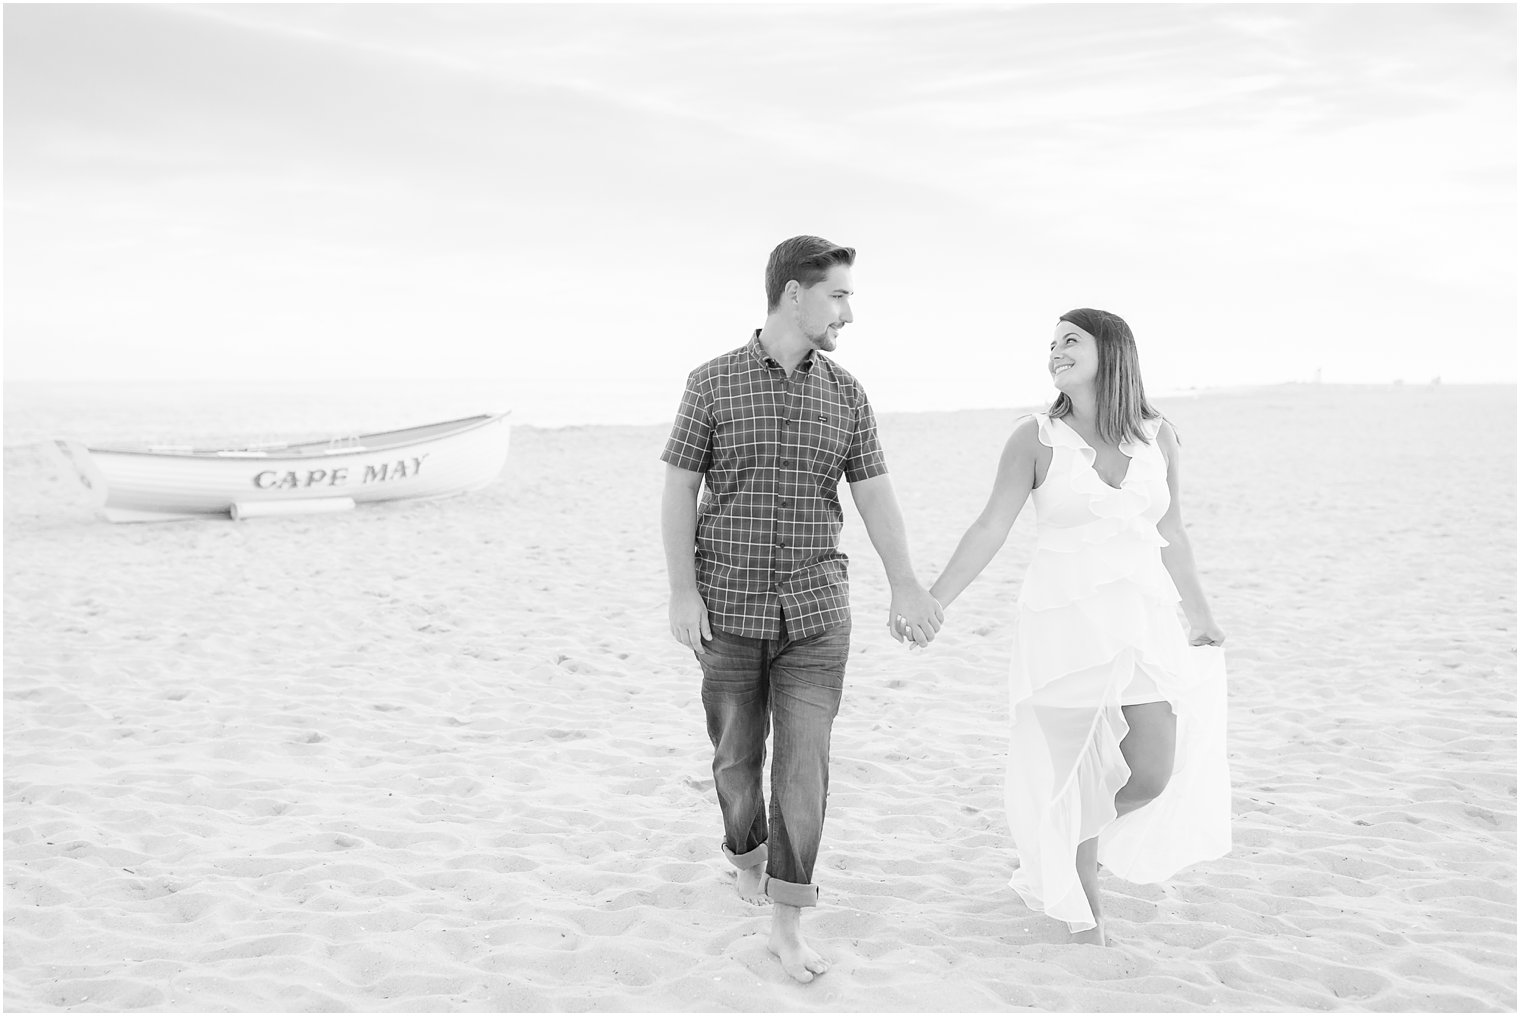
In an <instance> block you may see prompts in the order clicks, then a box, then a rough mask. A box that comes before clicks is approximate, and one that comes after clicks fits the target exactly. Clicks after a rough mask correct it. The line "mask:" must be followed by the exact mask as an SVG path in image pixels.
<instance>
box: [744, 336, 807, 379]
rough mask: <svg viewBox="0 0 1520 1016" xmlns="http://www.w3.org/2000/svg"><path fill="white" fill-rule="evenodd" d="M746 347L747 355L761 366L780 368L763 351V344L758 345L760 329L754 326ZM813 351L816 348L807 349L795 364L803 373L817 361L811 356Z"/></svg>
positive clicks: (773, 359)
mask: <svg viewBox="0 0 1520 1016" xmlns="http://www.w3.org/2000/svg"><path fill="white" fill-rule="evenodd" d="M747 348H748V350H749V355H750V356H752V357H753V358H754V359H755V362H756V363H758V364H760V365H761V366H762V367H769V368H772V369H774V370H780V369H781V364H780V363H778V362H777V361H776V359H775V358H774V357H772V356H771V354H769V353H767V352H766V351H765V347H764V346H762V345H760V329H758V328H756V329H755V331H754V334H753V335H751V336H750V337H749V345H748V347H747ZM815 352H817V350H814V349H809V350H808V351H807V355H806V356H804V357H803V358H802V362H801V363H799V364H797V369H798V370H800V371H802V372H803V373H804V374H805V373H807V372H808V371H811V370H812V369H813V364H814V363H816V362H817V360H816V359H815V358H814V356H813V354H814V353H815Z"/></svg>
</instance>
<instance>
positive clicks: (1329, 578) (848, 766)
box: [4, 386, 1516, 1012]
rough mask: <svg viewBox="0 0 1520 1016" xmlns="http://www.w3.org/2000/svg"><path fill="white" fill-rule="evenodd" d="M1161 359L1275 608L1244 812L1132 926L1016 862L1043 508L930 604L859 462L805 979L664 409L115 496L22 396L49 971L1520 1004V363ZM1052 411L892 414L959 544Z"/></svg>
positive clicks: (16, 465) (24, 912)
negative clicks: (1203, 384)
mask: <svg viewBox="0 0 1520 1016" xmlns="http://www.w3.org/2000/svg"><path fill="white" fill-rule="evenodd" d="M1160 401H1161V405H1162V408H1163V409H1164V410H1165V411H1166V412H1167V413H1168V414H1169V415H1170V416H1171V417H1172V419H1173V420H1174V421H1175V423H1176V425H1177V427H1178V429H1179V431H1180V433H1181V435H1182V440H1183V449H1184V452H1185V454H1186V469H1187V473H1186V487H1185V489H1186V495H1187V496H1186V504H1185V507H1186V513H1187V518H1188V520H1189V523H1190V527H1191V533H1192V538H1193V542H1194V545H1195V548H1196V550H1197V553H1198V556H1199V560H1200V563H1201V566H1202V573H1203V578H1204V581H1205V583H1206V586H1207V588H1208V589H1209V591H1210V593H1211V595H1212V598H1213V602H1214V609H1215V613H1216V615H1217V616H1218V618H1219V620H1220V622H1221V623H1222V624H1223V625H1224V626H1225V628H1226V629H1227V631H1228V632H1229V643H1228V647H1227V648H1228V650H1229V661H1230V668H1231V693H1230V694H1231V707H1230V708H1231V724H1232V729H1231V732H1230V759H1231V766H1232V774H1233V785H1234V813H1235V825H1234V830H1235V844H1236V846H1235V849H1234V851H1233V852H1232V853H1231V854H1229V855H1228V856H1227V857H1224V858H1222V859H1220V860H1218V861H1216V862H1212V863H1209V864H1205V865H1199V866H1196V867H1194V868H1191V869H1189V870H1187V871H1186V872H1184V873H1183V874H1182V875H1180V876H1179V877H1178V878H1176V879H1175V880H1173V881H1172V882H1170V883H1168V884H1166V885H1153V886H1135V885H1128V884H1125V883H1122V882H1119V881H1117V880H1115V879H1112V878H1110V879H1108V881H1107V882H1106V883H1105V892H1106V894H1107V897H1106V898H1107V911H1108V914H1109V931H1110V935H1111V937H1112V939H1113V944H1112V945H1111V946H1110V947H1108V948H1106V949H1104V948H1098V947H1094V946H1069V945H1064V944H1061V942H1062V939H1063V937H1064V936H1063V933H1062V930H1061V928H1060V927H1059V926H1057V925H1056V924H1055V923H1054V922H1052V921H1049V920H1047V919H1045V918H1043V917H1041V916H1039V915H1035V914H1031V913H1030V912H1029V911H1027V910H1026V909H1025V908H1024V907H1023V906H1022V904H1021V903H1020V902H1019V900H1018V898H1017V896H1016V895H1015V894H1014V893H1013V892H1012V890H1010V889H1008V888H1006V881H1007V878H1008V874H1009V871H1010V869H1011V867H1012V865H1013V862H1014V855H1013V852H1012V847H1011V844H1010V842H1009V838H1008V833H1007V827H1006V825H1005V822H1004V818H1003V812H1002V796H1001V785H1002V780H1003V759H1004V755H1005V749H1004V737H1005V724H1006V720H1007V700H1006V690H1005V671H1006V666H1007V653H1008V641H1009V637H1010V622H1011V617H1012V609H1013V608H1012V605H1013V598H1014V596H1015V595H1016V592H1017V588H1018V581H1019V576H1020V574H1021V572H1022V569H1023V566H1024V563H1025V562H1026V561H1027V559H1028V547H1029V538H1030V535H1031V532H1032V525H1031V520H1030V518H1029V517H1028V513H1027V512H1026V515H1025V517H1023V518H1021V519H1020V521H1019V523H1018V525H1017V526H1016V527H1015V530H1014V535H1013V537H1012V538H1011V539H1010V541H1009V545H1008V547H1007V548H1006V549H1005V551H1004V552H1003V555H1002V556H1001V557H1000V558H999V559H998V560H997V561H995V562H994V564H993V565H992V566H991V567H990V568H989V569H988V571H987V572H986V573H985V574H984V575H983V577H982V578H981V580H980V581H979V582H978V583H977V584H975V585H974V586H972V588H971V589H970V590H969V591H968V592H967V593H966V595H965V596H964V597H963V598H962V599H961V600H960V601H959V602H958V603H957V604H956V605H955V608H954V609H953V611H952V612H951V614H950V617H949V626H948V627H947V628H946V630H945V631H944V633H943V634H942V636H941V640H940V641H939V642H937V643H936V644H935V645H934V646H933V647H932V648H931V649H929V650H928V651H924V652H913V653H909V652H907V651H905V650H903V649H902V648H901V647H899V646H898V645H897V644H896V643H895V642H893V641H891V640H890V639H889V638H888V636H887V635H886V632H885V619H886V618H885V614H886V602H887V601H886V598H885V589H886V587H885V581H884V579H883V576H882V572H881V567H880V564H879V562H878V561H877V559H876V557H875V555H874V554H873V553H872V551H871V549H870V544H869V541H868V540H867V538H866V534H865V531H864V528H863V527H862V525H861V524H860V521H859V518H858V516H857V515H855V513H854V510H853V506H850V505H848V504H847V512H848V518H847V530H846V538H845V549H846V550H847V551H848V552H849V553H850V554H851V556H852V559H853V568H854V577H853V601H854V604H855V610H856V626H855V646H854V655H853V657H852V661H851V665H850V672H849V677H848V679H847V687H846V694H845V700H844V707H843V709H842V711H841V713H840V716H839V720H838V722H837V725H836V728H835V738H834V764H833V782H832V794H831V799H830V802H829V816H828V825H827V827H826V829H825V835H824V843H823V850H822V853H821V856H820V859H819V864H818V870H817V873H816V878H817V881H818V882H819V883H820V884H821V885H822V887H823V905H822V906H821V907H819V908H818V909H817V910H816V911H813V912H811V913H809V914H807V915H806V918H805V921H806V924H805V927H806V930H807V931H808V932H809V934H810V936H811V937H812V939H813V940H814V941H815V943H816V944H817V945H819V946H820V947H821V948H822V949H823V951H825V952H826V953H828V954H829V955H830V956H831V957H832V958H833V960H834V969H833V970H832V971H831V972H830V973H828V974H827V975H825V976H824V977H822V978H820V979H819V980H818V981H817V982H815V983H813V984H811V985H806V986H803V985H797V984H794V983H792V982H791V981H790V980H789V979H788V978H786V976H785V975H784V974H783V973H782V972H781V970H780V969H779V967H778V965H777V964H776V963H775V962H774V960H773V959H772V958H771V957H770V956H769V955H768V953H767V952H766V949H765V945H764V942H765V934H764V933H765V930H766V928H767V927H768V916H767V914H766V913H765V912H764V911H761V910H757V909H755V908H752V907H750V906H748V905H746V904H744V903H742V902H740V901H739V900H738V899H737V898H736V897H735V896H734V895H733V888H732V887H733V880H732V877H731V870H730V869H729V868H728V866H727V865H726V864H725V863H724V861H723V860H722V859H721V857H720V856H719V855H718V839H719V837H720V835H721V831H720V825H719V821H718V813H717V805H716V801H715V798H714V795H713V784H712V776H711V772H710V770H709V768H708V767H709V764H710V750H709V746H708V744H707V742H706V738H705V734H704V732H703V727H702V720H701V706H700V702H699V699H698V669H697V667H696V664H695V663H694V661H693V660H692V659H691V657H690V655H689V654H688V653H686V652H685V651H684V650H682V649H681V647H680V646H678V645H677V644H676V643H675V642H673V641H672V640H671V639H670V637H669V634H668V629H667V625H666V614H665V576H664V566H663V556H662V552H661V548H660V544H659V535H658V506H659V493H660V486H661V479H662V473H661V470H662V468H663V467H662V466H661V465H660V463H659V462H658V454H659V451H660V448H661V446H662V444H663V440H664V436H665V429H664V428H663V427H588V428H568V429H557V430H555V429H548V430H535V429H532V428H519V429H518V430H517V431H516V433H515V435H514V448H513V451H512V455H511V458H510V460H509V463H508V467H507V470H506V472H505V473H504V475H503V477H502V479H501V480H500V481H499V482H498V483H497V484H495V485H494V486H492V487H490V488H488V489H486V490H484V491H481V492H478V493H475V494H470V495H466V496H463V497H459V498H455V499H451V500H447V501H438V502H426V503H414V504H392V505H383V506H375V507H361V508H360V509H358V510H356V511H354V512H352V513H349V514H345V515H336V516H318V517H311V518H274V519H261V520H254V521H248V522H243V523H233V522H231V521H228V520H210V521H194V522H177V523H161V524H153V525H136V526H113V525H110V524H108V523H106V522H104V521H102V520H100V519H99V518H98V517H97V516H96V514H95V513H94V511H93V509H92V508H91V506H90V504H89V502H88V500H87V495H86V493H85V491H84V490H83V489H82V488H81V487H80V486H79V485H78V484H77V483H76V481H75V480H74V478H73V476H72V474H70V473H68V472H66V471H65V469H64V467H63V466H62V465H61V464H60V463H59V462H58V461H57V460H56V459H55V458H54V457H53V456H52V455H51V454H49V453H48V451H47V449H46V448H45V446H43V445H39V444H34V443H30V442H27V443H20V444H17V443H12V436H13V435H15V434H17V433H21V431H20V430H18V429H17V428H16V427H15V426H14V425H13V424H12V422H11V421H9V420H8V423H7V438H6V440H7V444H6V447H5V474H4V479H5V502H4V504H5V724H4V732H5V855H4V868H5V886H6V889H5V936H4V943H5V990H4V1002H5V1007H6V1008H7V1009H8V1010H12V1011H18V1010H58V1009H71V1010H77V1011H121V1010H137V1009H147V1010H160V1011H197V1010H212V1011H217V1010H222V1011H250V1010H300V1011H306V1010H322V1011H328V1010H331V1011H381V1012H404V1011H415V1010H423V1011H436V1010H470V1011H489V1010H544V1009H550V1010H566V1011H581V1010H633V1011H654V1010H688V1011H690V1010H719V1011H727V1010H740V1011H833V1010H846V1011H848V1010H887V1011H900V1010H936V1011H943V1010H973V1011H977V1010H1020V1009H1040V1010H1062V1011H1130V1010H1139V1011H1156V1010H1160V1011H1173V1010H1176V1011H1210V1010H1214V1011H1218V1010H1231V1011H1242V1010H1244V1011H1287V1010H1351V1011H1414V1010H1422V1011H1428V1010H1436V1011H1469V1010H1479V1011H1504V1010H1510V1011H1513V1010H1514V1009H1515V1004H1516V996H1515V948H1516V940H1515V762H1516V755H1515V732H1516V726H1515V675H1516V672H1515V645H1516V643H1515V564H1516V561H1515V519H1516V515H1515V491H1516V476H1515V461H1516V458H1515V450H1516V449H1515V409H1516V406H1515V389H1514V388H1513V387H1456V386H1434V387H1430V386H1388V387H1368V388H1358V387H1333V386H1291V387H1279V388H1267V389H1258V390H1251V391H1240V392H1222V393H1205V394H1201V395H1199V396H1197V397H1192V398H1170V399H1165V400H1160ZM466 408H467V409H468V408H472V407H466ZM1017 415H1018V413H1017V411H1015V410H999V411H985V412H961V413H950V414H904V415H893V414H891V413H884V414H883V417H882V431H883V440H884V442H885V446H886V449H887V453H888V460H889V463H890V465H891V467H892V470H893V475H894V482H895V484H896V487H897V490H898V494H899V498H900V500H901V502H902V505H903V509H904V513H905V516H906V520H907V524H908V528H909V534H910V540H911V544H912V547H913V550H914V557H915V563H916V565H917V566H918V569H919V572H920V575H921V576H922V577H923V578H924V580H925V581H926V582H927V581H928V580H930V579H932V578H933V577H934V575H935V574H937V571H938V569H939V568H940V567H941V566H942V565H943V564H944V562H945V561H946V559H947V558H948V556H949V554H950V552H951V551H952V550H953V548H954V546H955V543H956V541H957V540H958V539H959V537H960V534H961V532H962V531H963V529H964V527H965V525H966V524H967V523H969V522H970V521H971V519H972V518H973V517H974V516H975V515H976V513H977V512H978V511H979V510H980V508H981V504H982V501H983V499H984V498H985V496H986V493H987V491H988V489H989V487H990V484H991V480H992V471H993V468H994V465H995V463H996V459H997V454H998V451H999V449H1000V448H1001V444H1002V441H1003V438H1004V436H1005V435H1006V433H1007V432H1008V430H1009V428H1010V426H1011V424H1012V422H1013V420H1014V418H1015V417H1016V416H1017ZM153 419H154V418H153V413H152V407H146V408H145V409H144V410H143V412H142V413H141V414H140V415H139V416H137V417H136V418H135V421H134V418H129V417H126V416H123V417H122V418H120V419H118V420H115V421H114V422H112V421H103V420H97V421H95V424H94V425H95V426H96V427H97V428H100V427H104V426H106V425H107V424H108V423H109V424H110V425H111V426H113V427H115V428H117V429H118V430H119V432H113V433H109V434H107V433H100V432H98V430H97V432H96V433H95V434H94V435H93V436H94V437H96V438H97V439H105V438H123V437H130V436H132V427H133V424H134V422H135V423H136V425H137V426H138V427H139V428H140V429H143V430H151V429H152V427H153ZM403 422H418V421H403ZM846 500H847V502H848V499H846Z"/></svg>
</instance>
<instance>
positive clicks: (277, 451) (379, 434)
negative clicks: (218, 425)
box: [84, 410, 512, 462]
mask: <svg viewBox="0 0 1520 1016" xmlns="http://www.w3.org/2000/svg"><path fill="white" fill-rule="evenodd" d="M511 415H512V412H511V410H507V411H506V412H503V413H478V414H476V415H474V416H462V417H460V418H459V419H457V420H441V421H439V422H437V423H424V424H419V425H417V426H415V427H398V428H396V429H395V430H379V431H375V432H374V433H372V434H359V435H356V436H354V437H347V436H339V437H333V438H328V439H327V440H319V441H302V442H299V443H297V444H291V445H284V446H281V447H271V448H268V449H252V448H247V449H245V448H230V447H229V448H205V449H190V450H185V451H178V450H173V451H171V450H168V449H165V450H161V451H155V450H153V449H148V448H106V447H98V446H95V445H84V448H85V450H86V451H88V452H90V453H91V454H95V453H101V454H105V455H143V456H147V457H149V458H157V459H197V460H205V461H210V462H250V461H254V462H270V461H278V460H280V459H300V460H303V461H304V460H308V459H313V458H317V457H327V458H336V457H338V456H340V455H370V454H375V453H377V452H388V451H395V450H396V449H399V448H410V447H412V446H414V445H419V444H426V443H428V442H431V441H441V440H446V439H448V438H453V437H458V436H460V435H461V434H468V433H470V432H471V431H475V430H479V429H480V428H481V427H485V426H488V425H490V424H492V423H496V422H497V421H500V420H505V419H506V418H507V417H509V416H511ZM455 424H468V426H460V427H458V428H457V429H454V430H443V431H441V432H439V433H436V434H432V435H430V436H427V437H418V438H413V439H409V440H403V441H398V442H397V443H395V444H390V445H384V446H381V447H376V448H365V447H350V448H343V447H333V446H332V445H333V442H334V441H366V440H373V439H375V438H383V437H390V436H393V435H397V434H406V433H408V432H411V431H423V430H432V429H435V428H440V427H452V426H454V425H455ZM298 449H306V450H304V451H300V450H298ZM228 453H233V454H228Z"/></svg>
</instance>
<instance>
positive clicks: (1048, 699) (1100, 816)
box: [1006, 413, 1230, 931]
mask: <svg viewBox="0 0 1520 1016" xmlns="http://www.w3.org/2000/svg"><path fill="white" fill-rule="evenodd" d="M1036 420H1037V421H1038V423H1039V434H1040V441H1041V442H1042V443H1043V444H1045V445H1047V446H1049V448H1050V449H1051V461H1050V468H1049V470H1048V471H1047V473H1046V476H1045V480H1044V482H1043V483H1041V484H1040V486H1039V487H1038V488H1036V489H1035V490H1034V492H1033V499H1034V506H1035V518H1036V524H1037V532H1038V537H1037V540H1036V544H1035V549H1034V556H1033V559H1032V560H1031V561H1030V564H1029V571H1028V573H1027V574H1026V576H1025V578H1024V584H1023V588H1022V589H1021V591H1020V593H1019V610H1018V623H1017V628H1016V632H1015V636H1014V652H1013V666H1012V674H1011V680H1010V688H1009V693H1010V698H1011V713H1012V731H1011V737H1010V740H1009V751H1008V785H1007V796H1006V804H1007V809H1008V821H1009V825H1010V826H1011V827H1012V830H1013V839H1014V843H1015V846H1016V848H1017V850H1018V855H1019V867H1018V870H1017V871H1015V872H1014V874H1013V878H1012V879H1011V880H1010V882H1009V885H1011V886H1012V887H1013V888H1014V889H1016V890H1017V891H1018V893H1019V895H1020V896H1022V897H1023V899H1024V902H1025V903H1026V904H1028V905H1029V906H1030V907H1031V908H1033V909H1035V910H1041V911H1044V912H1045V913H1047V914H1049V915H1050V916H1051V917H1055V918H1057V919H1059V920H1062V921H1065V922H1067V924H1068V925H1069V926H1070V928H1071V929H1072V930H1073V931H1077V930H1082V929H1085V928H1091V927H1093V926H1094V923H1095V922H1094V920H1093V914H1092V910H1091V908H1090V907H1089V906H1088V903H1087V896H1086V894H1085V893H1083V891H1082V886H1081V883H1080V882H1079V881H1078V879H1077V872H1076V853H1077V845H1078V844H1079V843H1081V842H1083V841H1084V840H1088V839H1091V838H1092V837H1093V836H1099V837H1100V839H1099V841H1098V861H1099V863H1100V864H1102V865H1103V866H1104V867H1105V868H1107V869H1108V870H1109V871H1110V872H1112V873H1113V874H1115V875H1118V876H1119V877H1121V878H1123V879H1126V880H1128V881H1131V882H1159V881H1162V880H1163V879H1166V878H1169V877H1170V876H1172V875H1173V874H1175V873H1176V872H1177V871H1178V870H1179V869H1181V868H1182V867H1184V866H1185V865H1188V864H1192V863H1194V862H1197V861H1203V860H1209V859H1212V858H1216V857H1220V856H1223V855H1224V854H1225V853H1227V852H1228V851H1229V849H1230V777H1229V767H1228V762H1227V759H1226V756H1225V719H1226V716H1225V670H1224V650H1222V649H1219V648H1217V647H1214V646H1189V645H1188V642H1187V629H1186V627H1185V626H1184V622H1183V621H1182V619H1181V617H1180V614H1179V611H1178V603H1179V599H1180V598H1179V596H1178V594H1177V588H1176V586H1175V585H1173V584H1172V580H1171V576H1170V575H1169V574H1168V573H1167V571H1166V567H1165V565H1163V564H1162V562H1161V548H1162V547H1164V546H1166V541H1165V540H1164V539H1162V537H1161V534H1160V533H1159V532H1157V530H1156V523H1157V522H1158V521H1160V519H1161V517H1162V516H1163V515H1164V514H1165V513H1166V509H1167V506H1168V504H1169V503H1170V500H1171V498H1170V494H1169V492H1168V489H1167V482H1166V459H1165V457H1164V456H1163V455H1162V452H1161V449H1160V447H1159V445H1158V444H1157V442H1156V433H1157V431H1159V429H1160V426H1161V421H1160V420H1147V421H1145V424H1144V430H1145V434H1146V437H1148V438H1149V439H1150V440H1149V443H1145V442H1139V441H1126V442H1124V443H1123V444H1121V445H1120V450H1121V451H1123V452H1124V454H1126V455H1128V456H1130V464H1129V472H1128V473H1127V474H1126V476H1125V477H1124V480H1123V482H1122V484H1121V485H1120V486H1119V487H1118V488H1114V487H1110V486H1109V485H1108V484H1107V483H1105V482H1104V481H1103V480H1102V478H1100V477H1099V476H1098V474H1097V472H1096V471H1095V470H1094V468H1093V461H1094V459H1095V458H1096V453H1095V452H1094V451H1093V449H1092V447H1091V446H1089V445H1088V444H1087V442H1086V441H1084V440H1083V439H1082V437H1081V436H1080V435H1079V434H1078V433H1077V432H1076V431H1075V430H1073V429H1072V428H1071V426H1070V425H1068V424H1067V423H1066V422H1065V421H1063V420H1059V419H1056V420H1052V419H1051V418H1050V417H1049V416H1048V415H1046V414H1043V413H1042V414H1039V415H1038V416H1037V417H1036ZM1161 700H1165V701H1166V702H1169V703H1170V704H1171V707H1172V711H1173V712H1174V713H1175V714H1176V716H1177V755H1176V762H1175V765H1174V767H1173V771H1172V778H1171V781H1170V783H1168V785H1167V787H1166V789H1165V791H1163V792H1162V794H1161V795H1160V796H1159V797H1157V798H1156V799H1155V800H1153V801H1151V802H1150V803H1149V804H1147V805H1145V806H1144V807H1141V808H1138V809H1136V810H1135V811H1132V812H1130V813H1129V814H1128V815H1126V816H1124V817H1123V818H1116V813H1115V811H1114V794H1115V793H1117V792H1118V790H1119V788H1120V787H1122V786H1124V784H1125V783H1126V782H1127V781H1128V780H1129V775H1130V770H1129V766H1128V765H1126V764H1125V761H1124V756H1123V754H1122V753H1121V752H1120V750H1119V742H1120V741H1121V740H1123V738H1124V735H1125V734H1126V733H1128V731H1129V727H1128V725H1127V724H1126V723H1125V720H1124V713H1123V711H1122V709H1121V706H1125V705H1134V704H1138V703H1141V702H1155V701H1161Z"/></svg>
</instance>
